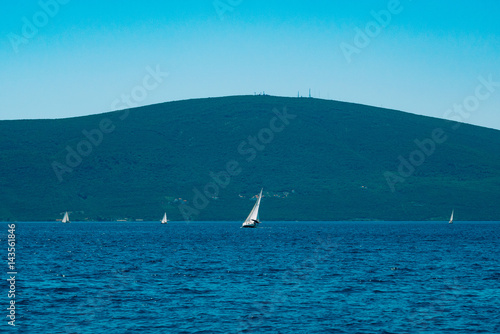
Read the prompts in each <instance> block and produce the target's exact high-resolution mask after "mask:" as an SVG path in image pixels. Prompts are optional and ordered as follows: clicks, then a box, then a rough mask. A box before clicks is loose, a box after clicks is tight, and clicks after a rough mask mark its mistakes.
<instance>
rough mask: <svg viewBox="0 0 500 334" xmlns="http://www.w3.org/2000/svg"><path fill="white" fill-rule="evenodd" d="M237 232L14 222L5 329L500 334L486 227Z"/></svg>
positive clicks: (381, 225)
mask: <svg viewBox="0 0 500 334" xmlns="http://www.w3.org/2000/svg"><path fill="white" fill-rule="evenodd" d="M240 224H241V223H240V222H196V223H184V222H170V223H169V224H167V225H161V224H160V223H157V222H154V223H148V222H140V223H87V222H85V223H83V222H82V223H79V222H74V223H71V224H62V223H29V222H20V223H16V238H17V242H18V245H17V248H16V256H17V270H18V277H17V280H18V281H17V294H16V303H17V305H18V318H17V319H16V320H17V321H16V323H17V326H16V327H17V328H16V329H17V332H19V333H92V334H93V333H107V334H113V333H120V334H121V333H500V311H499V301H500V266H499V259H500V250H499V249H500V248H499V246H500V224H498V223H481V222H457V223H455V224H452V225H450V224H447V223H446V222H432V223H430V222H397V223H396V222H356V223H354V222H292V223H289V222H265V223H263V224H262V227H261V228H258V229H241V228H240ZM2 226H4V227H3V231H2V232H1V233H0V238H1V239H2V243H4V245H5V247H2V248H3V249H4V253H5V254H4V255H5V256H4V257H6V256H7V251H6V235H7V224H6V223H2ZM6 272H7V269H5V270H4V274H5V273H6ZM2 295H3V296H4V297H3V299H4V300H3V302H2V305H4V306H5V305H7V303H8V299H7V298H6V297H5V295H6V294H5V293H2ZM2 309H5V307H2ZM6 312H7V311H4V313H5V314H6ZM2 318H3V319H6V318H5V315H2ZM3 321H4V323H3V324H2V325H1V327H2V328H6V327H7V326H5V323H6V320H3Z"/></svg>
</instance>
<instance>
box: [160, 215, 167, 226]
mask: <svg viewBox="0 0 500 334" xmlns="http://www.w3.org/2000/svg"><path fill="white" fill-rule="evenodd" d="M167 222H168V220H167V213H166V212H165V214H164V215H163V218H162V219H161V223H162V224H167Z"/></svg>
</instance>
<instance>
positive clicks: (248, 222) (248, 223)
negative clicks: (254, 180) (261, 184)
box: [241, 189, 263, 228]
mask: <svg viewBox="0 0 500 334" xmlns="http://www.w3.org/2000/svg"><path fill="white" fill-rule="evenodd" d="M262 190H263V189H261V190H260V194H259V197H258V198H257V201H256V202H255V205H254V206H253V208H252V211H250V214H249V215H248V217H247V219H245V221H244V222H243V225H241V227H249V228H254V227H257V224H260V221H259V206H260V200H261V198H262Z"/></svg>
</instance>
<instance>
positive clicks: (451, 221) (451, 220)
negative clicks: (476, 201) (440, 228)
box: [448, 210, 455, 224]
mask: <svg viewBox="0 0 500 334" xmlns="http://www.w3.org/2000/svg"><path fill="white" fill-rule="evenodd" d="M454 212H455V210H452V211H451V217H450V221H449V222H448V224H453V213H454Z"/></svg>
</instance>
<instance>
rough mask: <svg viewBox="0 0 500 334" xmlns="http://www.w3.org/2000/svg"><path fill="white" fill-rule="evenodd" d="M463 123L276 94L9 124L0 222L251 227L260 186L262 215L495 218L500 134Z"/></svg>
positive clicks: (4, 134)
mask: <svg viewBox="0 0 500 334" xmlns="http://www.w3.org/2000/svg"><path fill="white" fill-rule="evenodd" d="M284 108H285V109H286V111H284V110H285V109H284ZM457 125H458V124H456V123H453V122H450V121H446V120H440V119H435V118H429V117H423V116H417V115H413V114H408V113H404V112H400V111H394V110H387V109H381V108H374V107H369V106H364V105H357V104H350V103H343V102H335V101H326V100H319V99H309V98H280V97H271V96H235V97H224V98H212V99H198V100H188V101H179V102H169V103H163V104H157V105H151V106H146V107H140V108H134V109H130V110H126V111H117V112H111V113H106V114H100V115H92V116H86V117H78V118H70V119H58V120H20V121H0V139H1V140H0V152H1V155H0V166H1V167H0V220H55V219H60V218H62V213H63V212H64V211H66V210H68V211H70V212H72V214H71V218H72V220H84V219H91V220H115V219H144V220H159V219H160V218H161V216H162V215H163V212H165V211H166V212H167V213H168V215H169V219H171V220H183V219H184V218H186V217H188V216H189V218H190V219H192V220H243V219H244V218H246V215H247V214H248V213H249V211H250V209H251V207H252V205H253V203H254V202H253V201H252V199H251V197H252V196H254V195H255V194H257V193H258V192H259V191H260V189H261V188H264V196H265V197H264V198H263V201H262V205H261V211H260V213H261V218H262V220H263V221H266V220H268V221H269V220H365V219H370V220H378V219H380V220H430V219H440V220H444V219H447V218H448V216H449V214H450V212H451V210H452V209H453V208H454V209H455V218H456V220H498V219H499V217H500V206H499V205H498V203H497V202H498V198H500V196H499V194H500V155H499V154H498V148H499V147H500V132H499V131H496V130H491V129H487V128H481V127H476V126H471V125H466V124H460V125H459V127H458V128H455V127H456V126H457ZM398 168H399V172H398ZM214 175H217V176H214ZM214 179H216V180H214ZM204 193H208V195H207V194H204ZM196 194H198V195H196ZM200 194H203V195H200ZM182 213H184V217H183V214H182Z"/></svg>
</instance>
